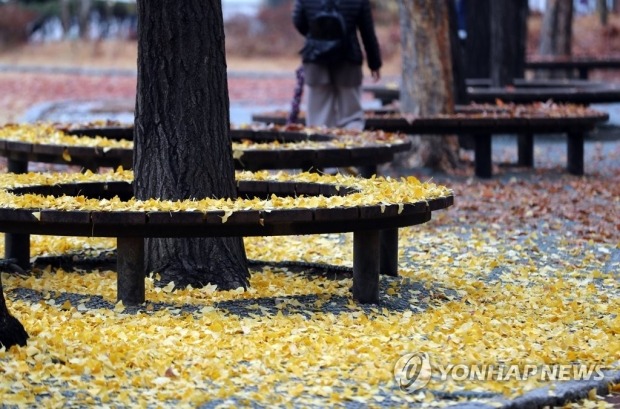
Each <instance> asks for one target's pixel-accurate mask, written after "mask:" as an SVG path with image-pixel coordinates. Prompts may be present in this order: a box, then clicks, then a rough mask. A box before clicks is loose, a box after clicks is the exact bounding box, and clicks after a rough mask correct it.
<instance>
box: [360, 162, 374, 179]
mask: <svg viewBox="0 0 620 409" xmlns="http://www.w3.org/2000/svg"><path fill="white" fill-rule="evenodd" d="M357 170H358V172H359V175H360V176H361V177H363V178H366V179H370V178H371V177H372V175H376V174H377V165H367V166H358V167H357Z"/></svg>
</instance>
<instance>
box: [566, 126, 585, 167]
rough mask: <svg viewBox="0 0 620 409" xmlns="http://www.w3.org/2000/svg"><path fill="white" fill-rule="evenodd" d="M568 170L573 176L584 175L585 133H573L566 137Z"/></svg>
mask: <svg viewBox="0 0 620 409" xmlns="http://www.w3.org/2000/svg"><path fill="white" fill-rule="evenodd" d="M566 138H567V139H566V168H567V169H568V172H569V173H571V174H573V175H578V176H581V175H583V133H582V132H572V133H569V134H568V135H567V136H566Z"/></svg>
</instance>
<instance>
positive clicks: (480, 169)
mask: <svg viewBox="0 0 620 409" xmlns="http://www.w3.org/2000/svg"><path fill="white" fill-rule="evenodd" d="M475 140H476V149H475V155H476V156H475V158H474V162H475V167H476V176H478V177H479V178H486V179H488V178H490V177H492V176H493V164H492V145H491V134H480V135H476V136H475Z"/></svg>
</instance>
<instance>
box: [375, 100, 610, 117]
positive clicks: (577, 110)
mask: <svg viewBox="0 0 620 409" xmlns="http://www.w3.org/2000/svg"><path fill="white" fill-rule="evenodd" d="M366 115H367V117H368V118H401V117H402V115H401V114H400V113H399V112H394V113H390V112H381V111H379V112H373V111H368V112H367V113H366ZM605 115H606V114H605V113H604V112H601V111H597V110H594V109H592V108H588V107H587V106H584V105H578V104H564V103H562V104H559V103H555V102H553V101H547V102H534V103H531V104H515V103H507V102H503V101H501V100H497V101H495V104H476V103H472V104H469V105H467V106H465V107H462V108H461V111H460V112H456V113H453V114H436V115H431V116H423V117H419V118H420V119H433V118H458V119H470V118H471V119H476V118H580V117H604V116H605Z"/></svg>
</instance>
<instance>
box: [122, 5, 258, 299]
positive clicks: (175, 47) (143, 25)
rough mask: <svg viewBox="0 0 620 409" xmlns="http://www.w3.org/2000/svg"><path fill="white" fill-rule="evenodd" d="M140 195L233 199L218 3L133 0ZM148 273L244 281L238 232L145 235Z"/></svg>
mask: <svg viewBox="0 0 620 409" xmlns="http://www.w3.org/2000/svg"><path fill="white" fill-rule="evenodd" d="M137 5H138V25H139V26H138V27H139V28H138V87H137V88H138V89H137V100H136V110H135V112H136V113H135V142H136V143H135V145H134V163H133V168H134V172H135V176H134V178H135V181H134V190H135V195H136V197H137V198H138V199H148V198H156V199H164V200H181V199H194V198H195V199H201V198H205V197H216V198H232V199H234V198H236V187H235V173H234V165H233V156H232V144H231V140H230V136H229V127H230V126H229V100H228V87H227V74H226V57H225V49H224V24H223V18H222V8H221V1H220V0H187V1H183V2H177V1H176V0H162V1H159V2H153V1H149V0H139V1H138V3H137ZM145 266H146V269H147V272H157V273H159V275H160V276H161V280H162V281H164V282H169V281H174V282H175V285H176V287H180V286H186V285H187V284H191V285H192V286H202V285H206V284H207V283H211V284H216V285H217V286H218V287H219V288H220V289H234V288H238V287H247V285H248V277H249V273H248V268H247V260H246V256H245V249H244V246H243V239H242V238H241V237H233V238H182V239H172V238H166V239H163V238H162V239H147V240H146V244H145Z"/></svg>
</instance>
